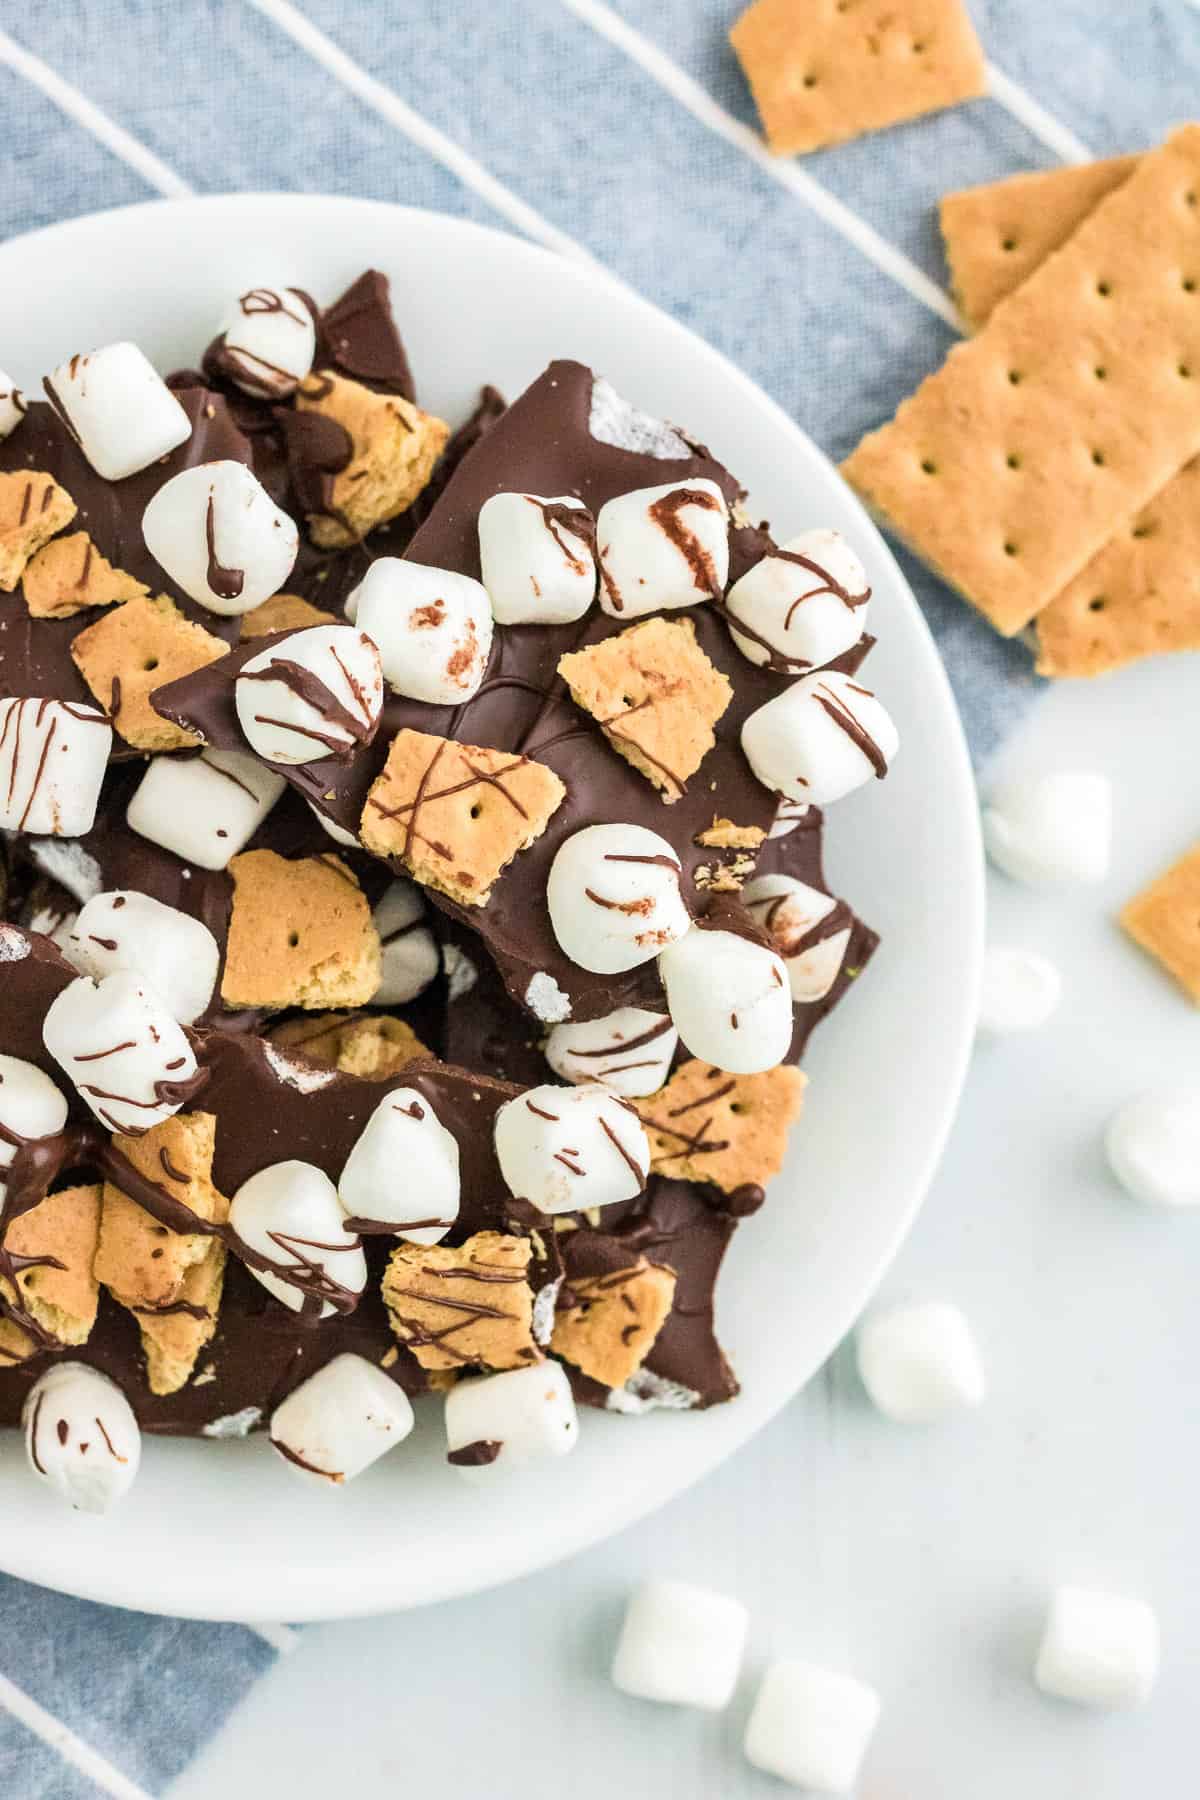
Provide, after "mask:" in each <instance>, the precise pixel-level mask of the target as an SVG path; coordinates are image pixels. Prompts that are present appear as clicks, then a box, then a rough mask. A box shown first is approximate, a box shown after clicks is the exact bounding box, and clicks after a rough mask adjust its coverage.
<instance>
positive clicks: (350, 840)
mask: <svg viewBox="0 0 1200 1800" xmlns="http://www.w3.org/2000/svg"><path fill="white" fill-rule="evenodd" d="M304 804H305V806H307V808H308V810H309V812H310V813H311V814H312V816H313V818H314V819H315V820H316V821H317V824H318V825H319V826H320V827H321V829H322V831H325V832H328V834H329V836H330V837H331V838H332V839H333V841H334V843H335V844H341V845H343V847H344V848H345V849H347V850H361V849H362V844H361V842H360V840H359V839H358V838H357V837H356V836H355V834H354V832H352V831H347V830H346V827H345V826H344V825H339V824H338V822H337V820H336V819H331V818H330V817H329V814H328V813H323V812H322V811H321V809H320V807H319V806H314V805H313V803H312V801H311V800H306V801H305V802H304Z"/></svg>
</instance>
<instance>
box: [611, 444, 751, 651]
mask: <svg viewBox="0 0 1200 1800" xmlns="http://www.w3.org/2000/svg"><path fill="white" fill-rule="evenodd" d="M596 548H597V552H598V554H599V558H600V604H601V606H602V607H603V608H604V611H605V612H606V613H608V614H609V615H610V616H611V617H612V618H614V619H622V620H625V621H628V620H630V619H637V618H640V617H641V615H642V614H643V613H652V612H670V611H674V610H675V609H676V608H677V607H680V606H695V605H696V604H697V603H698V602H699V601H701V600H719V599H720V597H721V595H722V594H723V593H724V591H725V583H726V582H727V581H728V579H729V508H728V506H727V505H726V502H725V496H724V494H723V493H722V492H721V490H720V488H719V487H718V486H717V484H716V482H715V481H707V480H704V479H699V480H696V481H686V482H669V483H668V484H667V486H666V487H652V488H638V489H636V490H635V491H634V492H633V493H632V494H618V495H617V497H616V499H615V500H609V501H606V502H605V504H604V505H603V506H602V507H601V508H600V512H599V515H598V517H597V519H596Z"/></svg>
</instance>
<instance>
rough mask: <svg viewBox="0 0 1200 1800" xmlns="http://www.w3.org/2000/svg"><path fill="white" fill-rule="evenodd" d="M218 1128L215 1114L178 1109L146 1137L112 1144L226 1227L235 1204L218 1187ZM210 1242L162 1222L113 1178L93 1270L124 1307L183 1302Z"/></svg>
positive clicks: (201, 1234) (178, 1196) (144, 1171)
mask: <svg viewBox="0 0 1200 1800" xmlns="http://www.w3.org/2000/svg"><path fill="white" fill-rule="evenodd" d="M216 1129H217V1121H216V1119H215V1117H214V1116H213V1114H212V1113H206V1112H192V1113H176V1114H175V1115H174V1117H173V1118H170V1119H164V1120H163V1122H162V1124H161V1125H153V1126H151V1128H150V1130H149V1131H146V1132H144V1133H143V1134H142V1136H141V1137H126V1136H123V1135H121V1134H119V1133H118V1135H117V1136H116V1137H114V1139H113V1145H114V1148H116V1149H117V1150H119V1151H120V1153H121V1154H122V1155H123V1156H124V1157H125V1158H126V1160H127V1161H128V1162H130V1163H131V1164H132V1165H133V1167H134V1168H135V1169H136V1170H137V1172H138V1174H139V1175H142V1176H143V1177H144V1178H145V1179H146V1180H147V1181H152V1182H154V1184H155V1186H156V1187H160V1188H162V1189H163V1190H164V1192H166V1193H167V1194H168V1195H170V1196H171V1197H172V1198H173V1199H175V1200H179V1201H182V1203H183V1204H184V1205H185V1206H187V1207H188V1208H190V1210H191V1211H192V1212H194V1213H195V1214H196V1216H197V1217H198V1218H200V1219H203V1220H204V1221H205V1222H207V1223H211V1224H222V1223H224V1221H225V1219H226V1218H227V1217H228V1216H229V1201H228V1199H227V1198H226V1196H225V1195H224V1194H222V1193H221V1192H220V1191H219V1190H218V1189H217V1188H216V1187H214V1186H213V1180H212V1164H213V1155H214V1152H215V1147H216ZM211 1242H212V1239H211V1237H210V1236H209V1235H208V1234H207V1233H206V1232H200V1231H189V1232H179V1231H171V1230H169V1229H168V1228H167V1226H165V1225H160V1224H159V1223H158V1221H157V1219H154V1218H152V1217H151V1216H150V1214H149V1213H148V1212H146V1211H145V1210H144V1208H143V1207H141V1206H139V1205H138V1204H137V1202H136V1201H134V1200H131V1199H130V1198H129V1196H128V1195H127V1194H125V1193H123V1192H122V1191H121V1189H120V1187H119V1186H118V1185H117V1184H116V1183H115V1182H112V1181H106V1182H105V1184H104V1204H103V1209H102V1212H101V1216H100V1241H99V1244H98V1247H97V1250H96V1260H95V1274H96V1279H97V1280H98V1281H101V1282H103V1283H104V1286H105V1287H107V1288H109V1289H110V1290H111V1291H112V1292H113V1294H115V1295H116V1297H117V1299H118V1300H120V1301H121V1303H122V1305H124V1306H127V1307H130V1308H131V1309H132V1308H133V1307H135V1306H150V1307H155V1306H166V1305H169V1304H170V1303H171V1302H173V1301H175V1300H178V1299H179V1297H180V1293H181V1290H182V1288H183V1284H184V1281H185V1278H186V1276H187V1273H188V1270H189V1269H191V1268H192V1267H194V1266H195V1264H197V1263H199V1262H202V1261H203V1260H204V1258H205V1257H206V1256H207V1255H208V1249H209V1245H210V1244H211Z"/></svg>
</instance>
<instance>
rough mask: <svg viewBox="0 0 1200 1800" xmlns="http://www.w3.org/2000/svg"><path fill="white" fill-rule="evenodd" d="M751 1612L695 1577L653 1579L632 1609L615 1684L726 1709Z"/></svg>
mask: <svg viewBox="0 0 1200 1800" xmlns="http://www.w3.org/2000/svg"><path fill="white" fill-rule="evenodd" d="M749 1627H750V1615H749V1613H748V1612H747V1611H746V1608H745V1607H744V1606H743V1605H742V1603H741V1601H740V1600H733V1599H731V1598H730V1597H729V1595H728V1594H715V1593H714V1592H713V1591H712V1589H711V1588H703V1587H695V1586H693V1584H692V1583H691V1582H690V1581H646V1582H643V1583H642V1585H641V1587H639V1588H636V1589H635V1590H634V1592H633V1593H632V1595H631V1596H630V1599H629V1605H628V1606H627V1607H626V1609H625V1622H624V1624H623V1625H622V1627H621V1636H620V1639H619V1640H618V1643H617V1652H616V1655H615V1656H614V1658H613V1666H612V1678H613V1684H614V1686H616V1687H619V1688H620V1690H621V1692H622V1693H623V1694H633V1695H634V1696H635V1697H636V1698H637V1699H639V1700H659V1701H662V1702H664V1703H666V1704H667V1705H670V1706H698V1707H701V1708H703V1710H704V1711H705V1712H720V1711H721V1710H722V1709H723V1708H724V1707H726V1706H728V1705H729V1702H730V1701H731V1700H732V1699H733V1691H734V1689H735V1688H736V1687H737V1680H738V1675H739V1673H740V1671H741V1666H742V1657H743V1655H744V1653H745V1649H746V1634H747V1632H748V1630H749Z"/></svg>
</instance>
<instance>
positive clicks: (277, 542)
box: [142, 462, 300, 618]
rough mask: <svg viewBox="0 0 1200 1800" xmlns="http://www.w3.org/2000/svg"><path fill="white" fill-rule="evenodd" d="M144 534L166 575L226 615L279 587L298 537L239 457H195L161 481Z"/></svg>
mask: <svg viewBox="0 0 1200 1800" xmlns="http://www.w3.org/2000/svg"><path fill="white" fill-rule="evenodd" d="M142 536H143V537H144V538H145V540H146V548H147V550H149V552H150V554H151V556H152V557H153V558H154V560H155V561H156V562H158V563H160V564H161V565H162V567H163V568H164V569H165V570H166V572H167V574H168V575H169V576H170V577H171V580H172V581H173V582H175V583H176V585H177V586H179V587H181V588H182V589H183V591H184V593H185V594H190V596H191V598H192V599H193V600H195V601H196V603H197V604H198V605H199V606H204V607H207V608H208V610H209V612H212V613H219V614H220V615H221V616H222V617H224V618H235V617H237V616H238V615H239V614H241V613H246V612H249V611H250V609H251V607H253V606H258V605H259V604H260V603H261V602H262V601H263V600H269V599H270V597H271V595H272V594H277V593H278V592H279V590H280V588H281V587H282V586H283V584H284V582H285V581H286V580H287V578H288V576H289V575H290V574H291V572H292V565H293V563H294V562H295V560H296V551H297V549H298V548H299V544H300V535H299V532H298V530H297V527H296V523H295V520H294V519H290V518H289V517H288V515H287V513H285V512H282V511H281V510H280V508H279V507H278V506H276V504H275V502H274V501H273V500H272V498H271V496H270V495H269V494H268V492H267V490H266V488H265V487H264V486H263V485H262V483H261V481H259V480H258V477H257V476H256V475H255V474H254V472H253V471H252V470H251V469H248V468H247V467H246V465H245V464H244V463H240V462H209V463H199V464H197V466H196V467H195V468H194V469H184V470H183V471H182V473H181V474H179V475H174V476H172V478H171V480H170V481H167V482H164V483H163V485H162V487H160V488H159V490H158V492H157V494H155V496H154V498H153V499H152V500H151V502H150V504H149V506H148V507H147V508H146V510H145V512H144V513H143V514H142Z"/></svg>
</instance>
